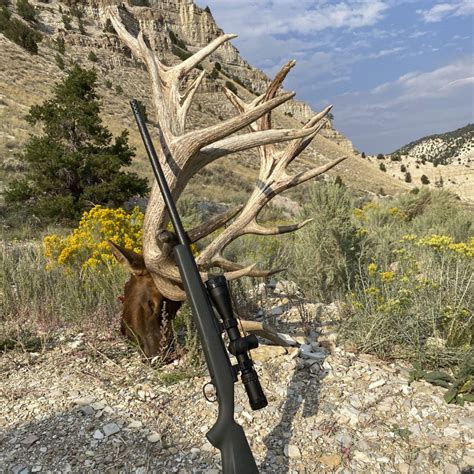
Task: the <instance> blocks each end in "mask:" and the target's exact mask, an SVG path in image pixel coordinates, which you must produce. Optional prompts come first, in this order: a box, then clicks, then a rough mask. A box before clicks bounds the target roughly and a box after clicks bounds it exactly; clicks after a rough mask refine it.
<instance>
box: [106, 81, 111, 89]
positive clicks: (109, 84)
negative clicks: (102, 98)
mask: <svg viewBox="0 0 474 474" xmlns="http://www.w3.org/2000/svg"><path fill="white" fill-rule="evenodd" d="M104 85H105V87H107V89H112V81H111V80H110V79H106V80H105V82H104Z"/></svg>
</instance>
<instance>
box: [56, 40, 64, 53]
mask: <svg viewBox="0 0 474 474" xmlns="http://www.w3.org/2000/svg"><path fill="white" fill-rule="evenodd" d="M55 43H56V49H57V50H58V52H59V53H61V54H64V53H65V52H66V43H65V41H64V38H63V37H62V36H59V37H58V38H57V39H56V41H55Z"/></svg>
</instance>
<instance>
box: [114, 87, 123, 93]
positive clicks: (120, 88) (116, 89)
mask: <svg viewBox="0 0 474 474" xmlns="http://www.w3.org/2000/svg"><path fill="white" fill-rule="evenodd" d="M115 93H116V94H118V95H122V94H123V88H122V86H121V85H120V84H117V85H116V86H115Z"/></svg>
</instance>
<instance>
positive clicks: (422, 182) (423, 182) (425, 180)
mask: <svg viewBox="0 0 474 474" xmlns="http://www.w3.org/2000/svg"><path fill="white" fill-rule="evenodd" d="M420 181H421V184H430V180H429V178H428V176H426V174H423V175H421V178H420Z"/></svg>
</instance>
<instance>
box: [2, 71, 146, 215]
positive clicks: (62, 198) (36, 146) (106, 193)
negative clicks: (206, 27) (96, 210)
mask: <svg viewBox="0 0 474 474" xmlns="http://www.w3.org/2000/svg"><path fill="white" fill-rule="evenodd" d="M96 82H97V77H96V73H95V72H94V71H88V70H85V69H81V68H80V67H79V66H77V65H76V66H74V67H73V68H72V69H71V70H70V71H69V74H68V76H67V77H66V78H65V79H64V80H63V81H62V82H61V83H58V84H56V86H55V88H54V96H53V98H52V99H50V100H47V101H46V102H44V103H43V104H42V105H36V106H33V107H31V109H30V113H29V115H28V117H27V120H28V122H29V123H30V124H32V125H36V124H42V125H43V132H44V134H43V135H41V136H32V137H31V139H30V140H29V141H28V143H27V144H26V146H25V151H24V153H23V154H22V156H21V159H22V160H23V161H24V162H25V164H26V165H27V167H28V172H27V173H26V175H25V176H24V177H22V178H20V179H17V180H15V181H13V182H12V183H11V185H10V186H9V188H8V189H7V190H6V193H5V200H6V202H7V203H9V206H10V207H11V208H12V209H18V208H21V209H23V210H27V211H28V212H29V213H30V214H34V215H35V216H37V217H39V218H41V219H43V221H44V222H47V221H51V220H57V219H59V220H61V219H77V218H78V217H79V216H80V215H81V214H82V212H83V210H84V209H86V208H88V207H90V206H91V204H103V205H105V206H113V207H119V206H121V205H122V204H123V203H124V202H125V201H126V200H127V199H129V198H130V197H132V196H135V195H143V194H144V193H146V192H147V184H146V180H144V179H140V178H138V177H137V176H136V175H135V174H134V173H130V172H123V171H121V168H122V167H126V166H130V164H131V162H132V157H133V156H134V151H133V148H130V146H129V144H128V137H127V135H128V134H127V132H126V131H123V132H122V133H121V134H120V135H119V136H118V137H116V138H115V139H114V140H112V134H111V133H110V132H109V131H108V130H107V128H105V127H104V126H103V124H102V121H101V119H100V116H99V113H100V101H99V98H98V96H97V94H96V92H95V88H96Z"/></svg>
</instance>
